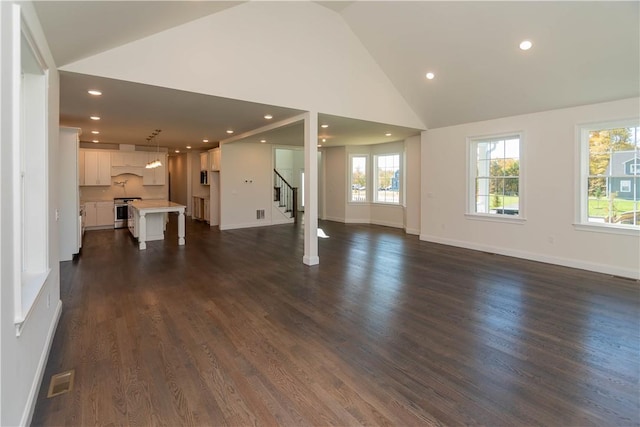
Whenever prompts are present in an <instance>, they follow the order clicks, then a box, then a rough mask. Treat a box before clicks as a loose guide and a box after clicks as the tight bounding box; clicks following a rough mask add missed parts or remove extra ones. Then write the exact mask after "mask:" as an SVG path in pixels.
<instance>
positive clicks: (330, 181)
mask: <svg viewBox="0 0 640 427" xmlns="http://www.w3.org/2000/svg"><path fill="white" fill-rule="evenodd" d="M346 153H347V152H346V150H345V147H331V148H323V156H322V157H323V162H322V166H323V169H324V170H323V173H322V175H324V177H325V182H324V214H323V216H322V219H327V220H330V221H338V222H345V221H346V217H345V214H346V212H345V209H346V200H347V154H346Z"/></svg>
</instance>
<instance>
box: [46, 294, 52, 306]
mask: <svg viewBox="0 0 640 427" xmlns="http://www.w3.org/2000/svg"><path fill="white" fill-rule="evenodd" d="M49 307H51V294H47V308H49Z"/></svg>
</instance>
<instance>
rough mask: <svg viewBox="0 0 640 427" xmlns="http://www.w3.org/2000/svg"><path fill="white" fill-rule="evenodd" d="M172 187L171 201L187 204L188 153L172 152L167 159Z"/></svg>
mask: <svg viewBox="0 0 640 427" xmlns="http://www.w3.org/2000/svg"><path fill="white" fill-rule="evenodd" d="M167 163H168V166H169V167H168V169H169V179H170V188H171V201H172V202H174V203H179V204H181V205H185V206H186V205H187V199H188V197H187V154H185V153H182V154H175V155H174V154H172V155H170V156H169V159H168V161H167Z"/></svg>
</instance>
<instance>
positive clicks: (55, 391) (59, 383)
mask: <svg viewBox="0 0 640 427" xmlns="http://www.w3.org/2000/svg"><path fill="white" fill-rule="evenodd" d="M75 373H76V371H75V369H72V370H70V371H66V372H61V373H59V374H56V375H54V376H52V377H51V383H49V393H47V397H53V396H57V395H59V394H63V393H67V392H70V391H71V390H73V377H74V376H75Z"/></svg>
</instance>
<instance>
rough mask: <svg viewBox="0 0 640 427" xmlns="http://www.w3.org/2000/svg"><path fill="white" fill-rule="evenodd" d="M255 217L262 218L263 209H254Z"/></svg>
mask: <svg viewBox="0 0 640 427" xmlns="http://www.w3.org/2000/svg"><path fill="white" fill-rule="evenodd" d="M256 219H264V209H258V210H257V211H256Z"/></svg>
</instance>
